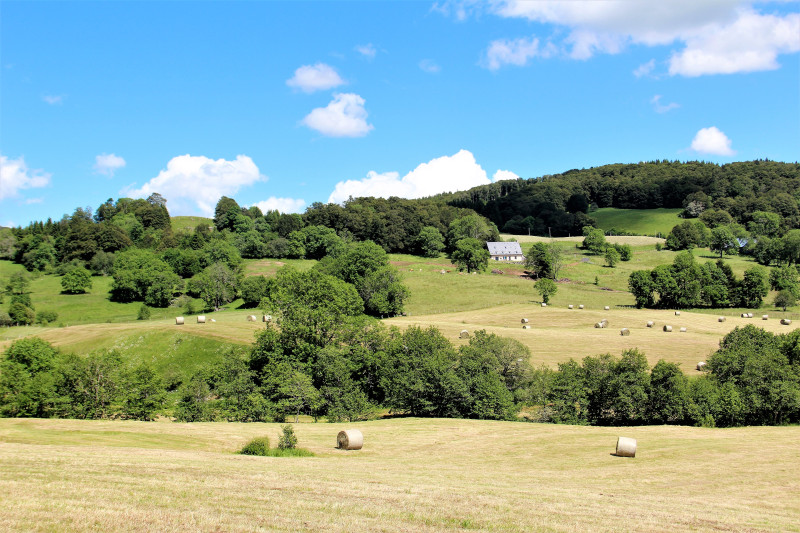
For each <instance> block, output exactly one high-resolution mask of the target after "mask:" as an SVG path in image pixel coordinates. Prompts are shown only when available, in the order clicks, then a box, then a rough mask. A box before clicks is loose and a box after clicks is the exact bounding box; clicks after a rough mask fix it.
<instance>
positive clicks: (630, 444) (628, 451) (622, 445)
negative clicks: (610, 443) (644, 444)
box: [614, 437, 636, 457]
mask: <svg viewBox="0 0 800 533" xmlns="http://www.w3.org/2000/svg"><path fill="white" fill-rule="evenodd" d="M614 455H616V456H617V457H636V439H631V438H630V437H619V438H618V439H617V451H616V453H615V454H614Z"/></svg>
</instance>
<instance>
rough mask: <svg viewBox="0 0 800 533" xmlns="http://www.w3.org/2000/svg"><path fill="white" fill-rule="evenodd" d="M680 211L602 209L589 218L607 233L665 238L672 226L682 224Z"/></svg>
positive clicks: (591, 214)
mask: <svg viewBox="0 0 800 533" xmlns="http://www.w3.org/2000/svg"><path fill="white" fill-rule="evenodd" d="M681 211H683V210H682V209H668V208H662V209H617V208H615V207H603V208H600V209H598V210H597V211H592V212H591V213H589V216H591V217H592V218H594V219H595V220H597V227H598V228H600V229H602V230H605V231H608V230H610V229H616V230H617V231H624V232H626V233H633V234H635V235H661V236H663V237H666V236H667V235H668V234H669V232H670V231H671V230H672V228H673V227H674V226H676V225H677V224H680V223H681V222H683V219H682V218H680V217H679V216H678V215H679V214H680V213H681Z"/></svg>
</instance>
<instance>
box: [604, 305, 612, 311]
mask: <svg viewBox="0 0 800 533" xmlns="http://www.w3.org/2000/svg"><path fill="white" fill-rule="evenodd" d="M610 309H611V308H610V307H609V306H605V307H603V310H604V311H608V310H610Z"/></svg>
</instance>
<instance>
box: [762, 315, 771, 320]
mask: <svg viewBox="0 0 800 533" xmlns="http://www.w3.org/2000/svg"><path fill="white" fill-rule="evenodd" d="M761 320H769V315H761Z"/></svg>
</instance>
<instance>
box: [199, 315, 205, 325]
mask: <svg viewBox="0 0 800 533" xmlns="http://www.w3.org/2000/svg"><path fill="white" fill-rule="evenodd" d="M197 323H198V324H205V323H206V317H205V316H203V315H197Z"/></svg>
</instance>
